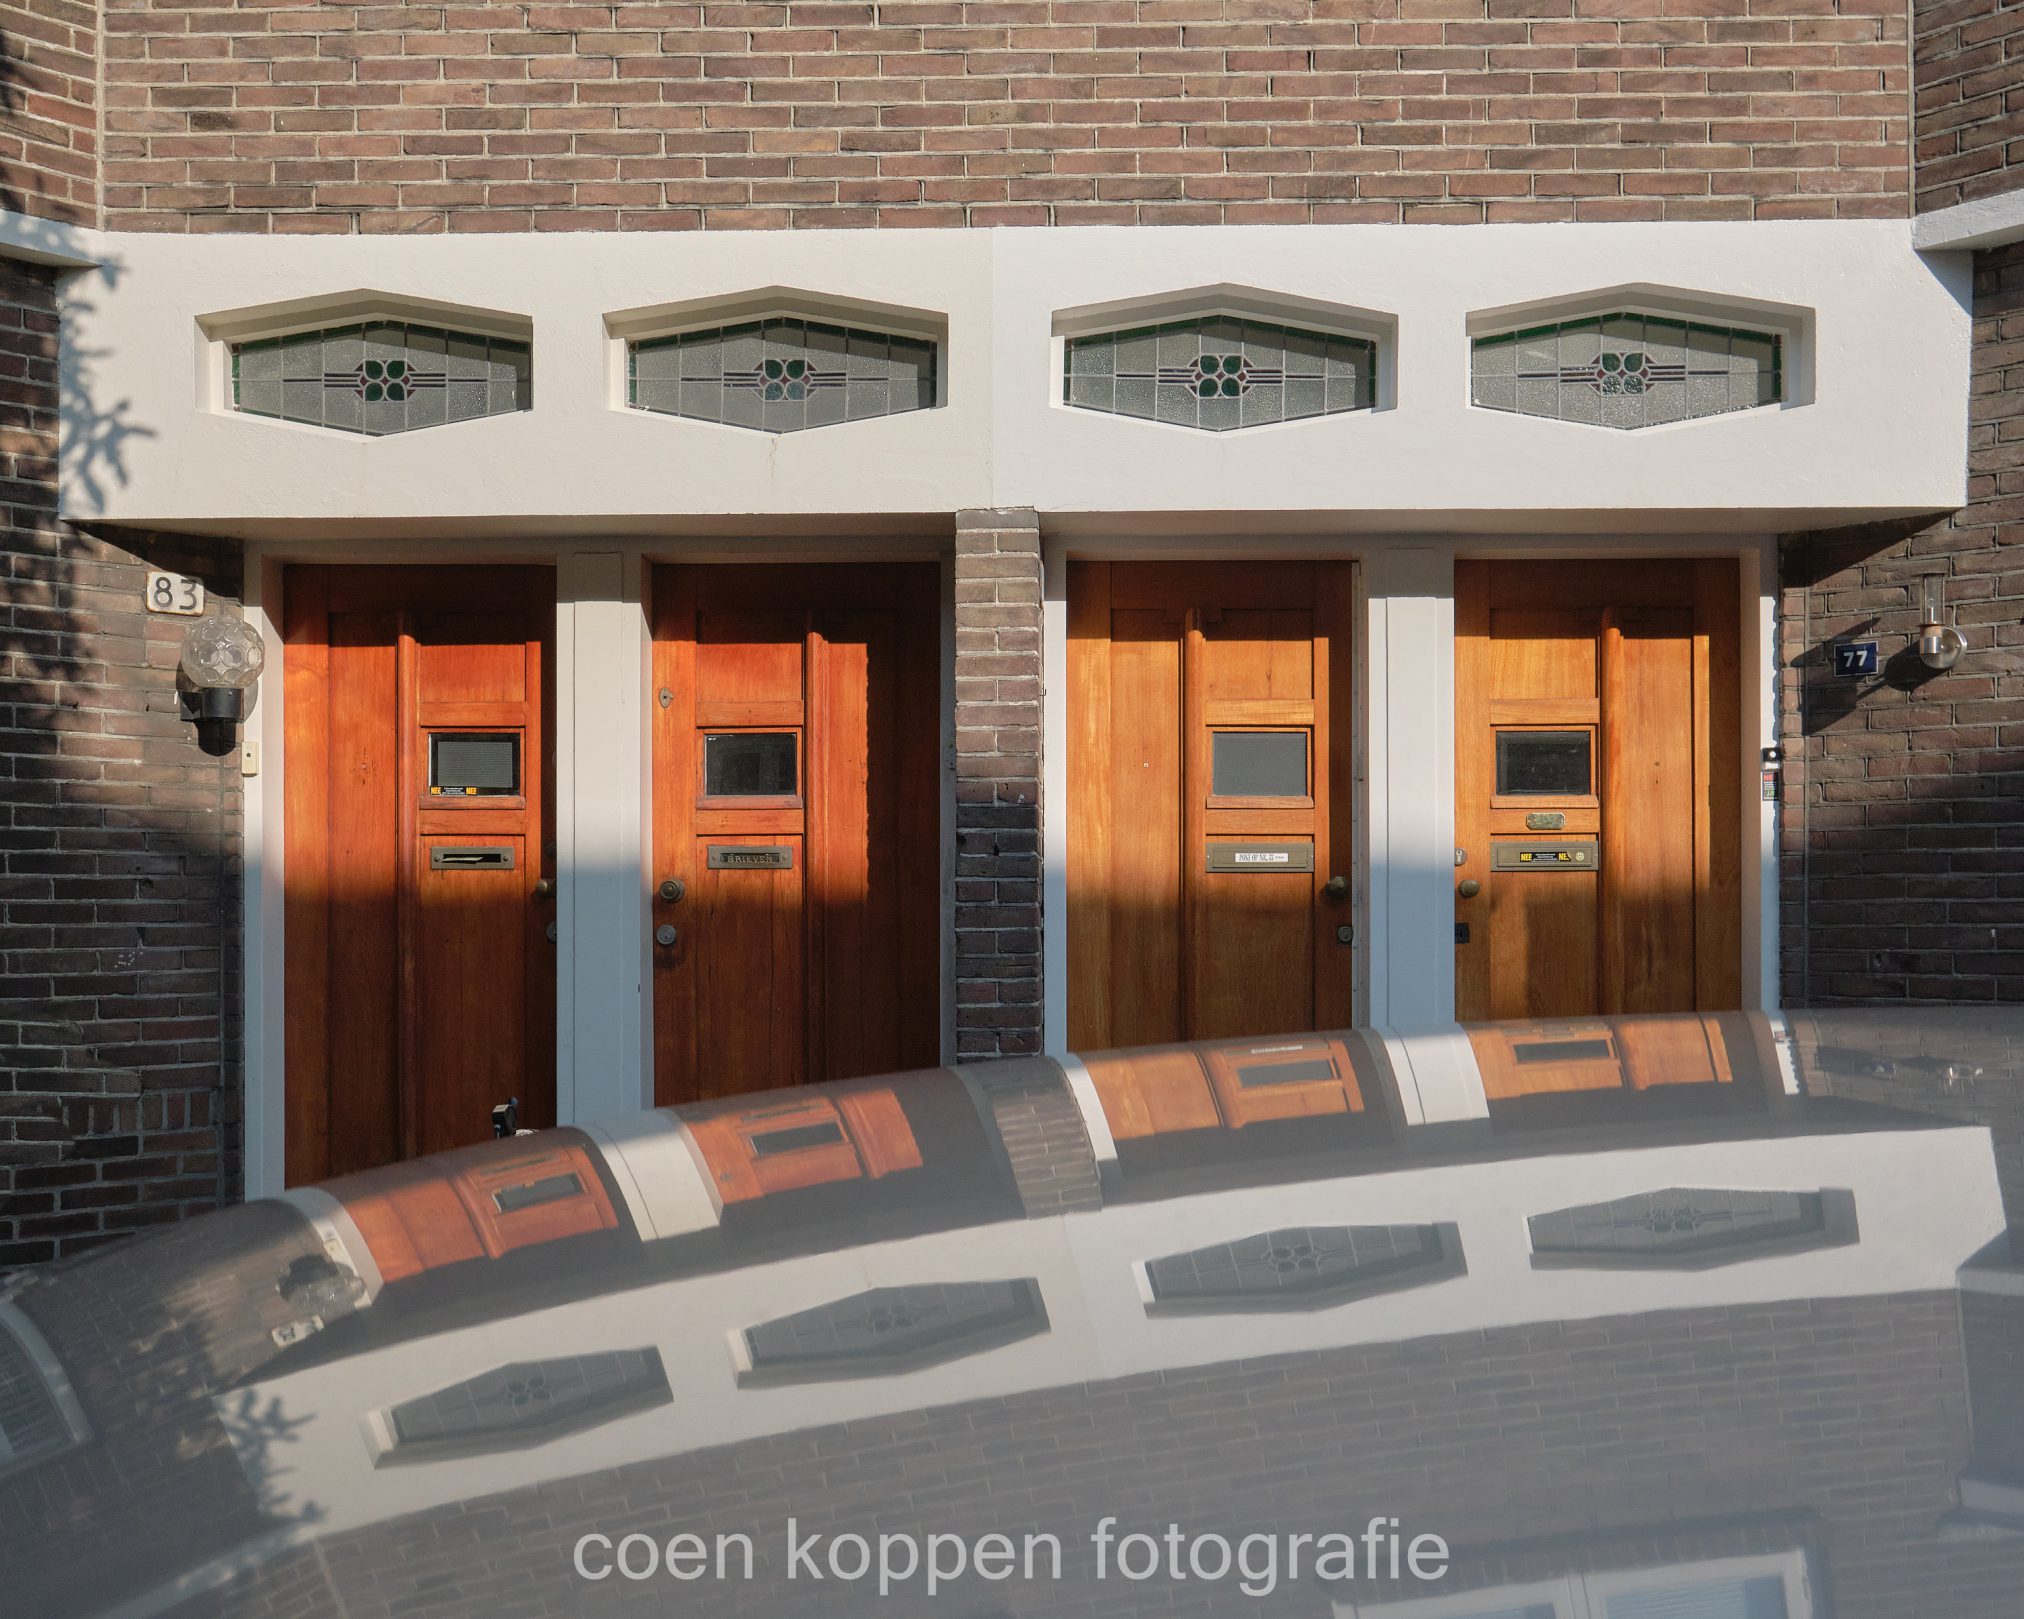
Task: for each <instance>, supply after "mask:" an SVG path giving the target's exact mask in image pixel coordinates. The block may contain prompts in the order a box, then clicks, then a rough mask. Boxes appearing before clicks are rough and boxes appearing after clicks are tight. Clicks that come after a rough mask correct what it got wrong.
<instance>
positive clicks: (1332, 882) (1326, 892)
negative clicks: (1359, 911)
mask: <svg viewBox="0 0 2024 1619" xmlns="http://www.w3.org/2000/svg"><path fill="white" fill-rule="evenodd" d="M1321 897H1322V898H1323V899H1333V900H1343V899H1347V898H1348V897H1349V879H1348V878H1347V877H1331V878H1329V879H1328V881H1327V882H1325V883H1323V884H1322V885H1321Z"/></svg>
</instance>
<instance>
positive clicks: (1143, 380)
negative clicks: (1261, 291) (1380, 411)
mask: <svg viewBox="0 0 2024 1619" xmlns="http://www.w3.org/2000/svg"><path fill="white" fill-rule="evenodd" d="M1065 348H1066V355H1065V358H1064V362H1063V368H1064V373H1065V375H1064V377H1063V382H1062V387H1063V394H1062V397H1063V398H1064V399H1065V400H1066V401H1067V402H1068V403H1069V404H1070V405H1072V406H1074V407H1075V408H1076V409H1078V410H1100V411H1103V412H1105V413H1107V414H1109V415H1112V416H1136V417H1138V418H1139V419H1141V420H1143V421H1149V422H1169V423H1171V424H1173V425H1174V426H1177V427H1199V428H1203V429H1206V430H1207V431H1209V432H1212V433H1221V432H1227V431H1228V430H1229V429H1231V428H1233V427H1261V426H1264V425H1265V424H1267V423H1269V422H1293V421H1301V420H1304V419H1305V418H1307V417H1310V416H1334V415H1338V414H1340V413H1342V412H1344V411H1352V410H1369V409H1370V408H1371V407H1372V406H1373V405H1375V404H1376V402H1377V345H1376V344H1375V343H1373V342H1371V341H1370V340H1369V339H1368V338H1362V337H1343V336H1340V335H1338V334H1336V333H1332V332H1313V331H1305V330H1302V329H1300V328H1298V327H1293V326H1277V325H1273V324H1271V323H1269V322H1266V321H1257V320H1248V319H1246V318H1244V317H1242V316H1239V315H1206V316H1202V317H1200V318H1197V319H1193V320H1177V321H1168V322H1166V323H1165V324H1163V325H1159V326H1138V327H1134V328H1132V329H1131V330H1129V331H1122V332H1102V333H1099V334H1097V335H1095V336H1091V337H1071V338H1069V339H1068V341H1067V343H1066V345H1065Z"/></svg>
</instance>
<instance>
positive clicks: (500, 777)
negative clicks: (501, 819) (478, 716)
mask: <svg viewBox="0 0 2024 1619" xmlns="http://www.w3.org/2000/svg"><path fill="white" fill-rule="evenodd" d="M429 793H430V795H431V796H432V797H442V796H448V797H453V798H517V797H518V796H519V793H520V734H519V732H517V731H433V732H431V733H430V734H429Z"/></svg>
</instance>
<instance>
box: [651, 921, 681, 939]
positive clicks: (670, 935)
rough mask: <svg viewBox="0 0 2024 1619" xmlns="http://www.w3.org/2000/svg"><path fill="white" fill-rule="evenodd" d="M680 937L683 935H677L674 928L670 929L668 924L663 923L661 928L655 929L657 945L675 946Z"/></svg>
mask: <svg viewBox="0 0 2024 1619" xmlns="http://www.w3.org/2000/svg"><path fill="white" fill-rule="evenodd" d="M680 937H681V935H680V934H679V933H677V932H676V931H675V930H674V929H673V928H672V927H670V926H669V925H668V924H667V923H666V922H663V923H662V924H661V925H660V926H659V927H657V928H655V929H654V943H655V944H659V945H669V944H673V943H674V942H675V941H676V940H677V939H679V938H680Z"/></svg>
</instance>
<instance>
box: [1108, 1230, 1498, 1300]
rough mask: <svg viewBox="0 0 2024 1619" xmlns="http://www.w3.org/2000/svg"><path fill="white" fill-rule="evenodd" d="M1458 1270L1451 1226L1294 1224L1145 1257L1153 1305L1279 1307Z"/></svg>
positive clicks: (1348, 1295) (1415, 1282)
mask: <svg viewBox="0 0 2024 1619" xmlns="http://www.w3.org/2000/svg"><path fill="white" fill-rule="evenodd" d="M1462 1269H1463V1265H1462V1257H1461V1242H1460V1238H1459V1236H1458V1235H1457V1233H1456V1231H1455V1229H1454V1227H1452V1226H1437V1225H1399V1226H1382V1225H1361V1226H1294V1227H1288V1228H1286V1229H1283V1230H1279V1231H1264V1232H1260V1233H1258V1234H1257V1235H1255V1236H1250V1237H1241V1238H1238V1239H1237V1240H1236V1241H1234V1242H1225V1243H1217V1244H1215V1245H1213V1246H1211V1247H1208V1248H1196V1249H1193V1250H1191V1251H1190V1252H1188V1253H1181V1254H1167V1255H1165V1256H1164V1257H1162V1258H1159V1259H1153V1260H1148V1261H1147V1262H1146V1280H1147V1281H1148V1282H1149V1283H1150V1284H1151V1287H1152V1295H1153V1300H1154V1302H1155V1303H1157V1304H1161V1305H1176V1304H1179V1305H1194V1306H1198V1307H1207V1306H1213V1307H1219V1308H1226V1309H1227V1308H1232V1307H1241V1306H1255V1307H1264V1308H1286V1307H1290V1306H1294V1305H1309V1304H1335V1303H1340V1302H1341V1301H1343V1300H1345V1299H1353V1298H1363V1297H1366V1296H1367V1295H1369V1294H1372V1293H1381V1292H1388V1291H1391V1290H1392V1289H1394V1288H1404V1287H1417V1286H1420V1285H1422V1284H1424V1283H1427V1282H1433V1281H1439V1280H1441V1279H1442V1278H1444V1277H1448V1276H1454V1275H1458V1274H1460V1273H1461V1271H1462Z"/></svg>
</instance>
